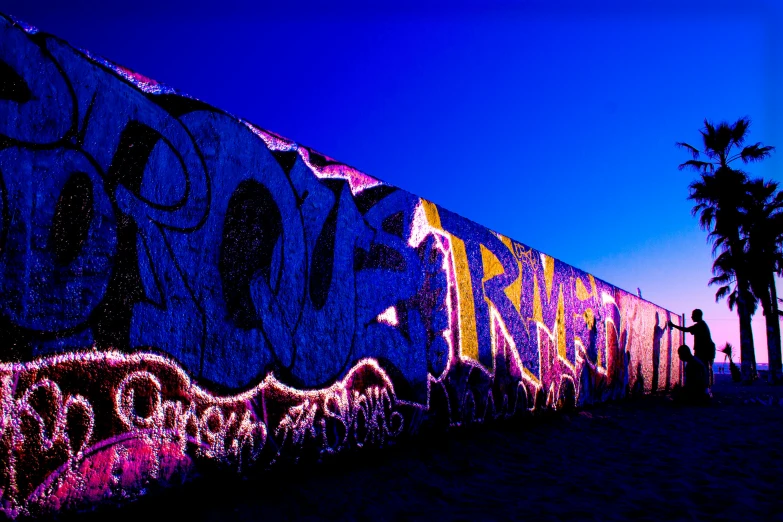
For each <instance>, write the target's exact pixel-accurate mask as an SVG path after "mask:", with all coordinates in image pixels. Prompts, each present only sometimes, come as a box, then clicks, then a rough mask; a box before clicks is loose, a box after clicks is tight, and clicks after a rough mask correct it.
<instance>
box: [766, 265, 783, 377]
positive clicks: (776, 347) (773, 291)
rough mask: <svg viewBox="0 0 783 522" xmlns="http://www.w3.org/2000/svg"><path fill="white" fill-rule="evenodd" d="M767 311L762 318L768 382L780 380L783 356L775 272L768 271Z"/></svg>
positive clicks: (782, 369)
mask: <svg viewBox="0 0 783 522" xmlns="http://www.w3.org/2000/svg"><path fill="white" fill-rule="evenodd" d="M769 279H770V282H769V296H770V304H769V311H765V314H764V320H765V323H766V326H767V355H768V357H769V382H770V383H776V382H780V379H781V373H782V372H783V357H781V351H780V319H779V315H778V292H777V288H775V274H774V272H773V273H770V277H769Z"/></svg>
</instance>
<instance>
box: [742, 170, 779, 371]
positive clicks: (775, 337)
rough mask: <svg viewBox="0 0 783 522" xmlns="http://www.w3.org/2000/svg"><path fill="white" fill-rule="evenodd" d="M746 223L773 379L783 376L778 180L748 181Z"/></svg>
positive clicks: (752, 276)
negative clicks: (777, 283)
mask: <svg viewBox="0 0 783 522" xmlns="http://www.w3.org/2000/svg"><path fill="white" fill-rule="evenodd" d="M747 195H748V200H747V202H746V205H745V209H744V212H743V213H744V219H743V223H742V226H741V228H742V231H743V235H744V236H745V238H746V253H747V256H748V264H749V266H750V267H752V270H750V271H749V272H748V273H749V275H750V286H751V290H752V291H753V293H754V294H755V296H756V297H757V298H758V300H759V302H760V303H761V307H762V310H763V312H764V322H765V325H766V334H767V354H768V357H769V381H770V382H777V381H779V380H780V379H781V370H783V368H781V362H782V360H781V347H780V321H779V319H778V315H779V314H778V299H777V289H776V288H775V275H776V274H778V275H779V274H780V273H781V272H782V271H783V253H781V249H780V245H781V242H783V193H781V192H778V183H776V182H774V181H766V182H765V181H764V180H761V179H756V180H753V181H751V182H749V183H748V186H747Z"/></svg>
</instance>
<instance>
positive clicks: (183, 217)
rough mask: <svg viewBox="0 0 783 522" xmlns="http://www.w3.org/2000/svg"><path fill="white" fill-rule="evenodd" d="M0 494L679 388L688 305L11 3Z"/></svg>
mask: <svg viewBox="0 0 783 522" xmlns="http://www.w3.org/2000/svg"><path fill="white" fill-rule="evenodd" d="M0 44H1V45H0V70H1V72H2V74H0V337H2V340H3V341H2V344H0V414H1V416H0V455H1V456H0V510H2V511H3V512H4V513H5V515H6V516H8V517H11V518H14V517H16V516H19V515H27V514H38V513H42V512H51V511H57V510H60V509H63V508H69V507H77V506H79V505H83V504H86V503H90V502H97V501H99V500H104V499H107V498H117V499H119V498H127V497H132V496H134V495H139V494H143V492H144V491H145V487H146V485H147V484H149V483H150V481H159V482H167V481H172V480H182V478H183V477H187V476H188V475H189V474H191V473H193V472H194V470H196V469H198V467H199V466H200V464H201V463H204V462H205V461H217V462H219V463H222V464H223V465H225V466H228V467H233V468H235V469H236V470H238V471H241V470H243V469H246V468H247V467H248V466H268V465H269V464H270V463H273V462H279V461H281V460H290V459H294V460H295V459H298V458H300V457H302V456H305V455H310V456H315V457H317V456H319V455H323V454H331V453H339V452H340V451H342V450H344V449H346V448H351V447H362V446H367V445H375V446H378V445H383V444H386V443H387V442H389V441H391V440H393V439H395V438H397V437H400V436H403V435H404V434H411V433H415V432H416V431H418V430H419V429H421V428H423V427H427V426H429V425H432V424H438V425H441V426H456V425H461V424H466V423H474V422H485V421H489V420H492V419H497V418H500V417H511V416H515V415H524V414H527V413H528V412H530V411H532V410H541V409H556V408H562V407H567V406H573V405H581V404H589V403H592V402H596V401H604V400H608V399H616V398H621V397H623V396H625V395H626V394H628V393H630V392H631V391H633V390H636V391H638V392H649V391H651V390H663V389H667V388H669V387H671V386H672V385H673V384H674V383H676V382H679V380H680V377H681V375H680V371H679V368H680V365H679V361H678V359H677V356H676V350H675V348H676V347H677V346H678V345H679V344H680V342H681V337H680V334H679V332H672V331H671V330H669V329H666V328H665V325H666V322H667V321H669V320H673V321H674V322H678V317H677V316H676V315H673V314H671V313H670V312H668V311H666V310H664V309H663V308H660V307H657V306H655V305H653V304H651V303H649V302H646V301H643V300H641V299H639V298H637V297H635V296H633V295H630V294H628V293H626V292H624V291H622V290H620V289H618V288H615V287H613V286H611V285H609V284H608V283H605V282H603V281H600V280H597V279H595V278H594V277H593V276H592V275H590V274H587V273H585V272H582V271H580V270H578V269H576V268H573V267H571V266H569V265H566V264H564V263H562V262H560V261H558V260H557V259H554V258H552V257H549V256H547V255H546V254H544V253H542V252H538V251H536V250H534V249H532V248H530V247H528V246H526V245H523V244H522V243H519V242H517V241H514V240H511V239H509V238H507V237H504V236H501V235H499V234H497V233H495V232H492V231H490V230H487V229H486V228H484V227H481V226H480V225H477V224H476V223H473V222H471V221H469V220H467V219H465V218H462V217H460V216H458V215H457V214H454V213H453V212H449V211H448V210H446V209H443V208H441V207H439V206H437V205H436V204H434V203H431V202H429V201H426V200H423V199H421V198H419V197H416V196H414V195H412V194H410V193H408V192H405V191H404V190H401V189H398V188H395V187H392V186H389V185H387V184H385V183H383V182H381V181H379V180H376V179H374V178H372V177H370V176H368V175H366V174H363V173H361V172H358V171H356V170H355V169H353V168H351V167H348V166H346V165H344V164H341V163H339V162H337V161H335V160H333V159H331V158H329V157H327V156H324V155H322V154H320V153H318V152H316V151H314V150H312V149H308V148H306V147H303V146H300V145H298V144H296V143H294V142H291V141H289V140H286V139H284V138H282V137H280V136H277V135H275V134H273V133H271V132H268V131H265V130H262V129H260V128H258V127H257V126H255V125H252V124H250V123H248V122H245V121H242V120H239V119H237V118H235V117H233V116H230V115H228V114H226V113H224V112H222V111H220V110H218V109H215V108H213V107H211V106H209V105H207V104H204V103H202V102H200V101H198V100H195V99H193V98H189V97H187V96H185V95H183V94H180V93H178V92H177V91H175V90H173V89H170V88H168V87H165V86H162V85H160V84H158V83H157V82H155V81H153V80H150V79H148V78H145V77H143V76H141V75H139V74H137V73H134V72H132V71H128V70H127V69H124V68H122V67H119V66H117V65H114V64H112V63H111V62H108V61H106V60H103V59H100V58H97V57H94V56H91V55H90V54H88V53H86V52H84V51H79V50H76V49H74V48H72V47H71V46H69V45H67V44H66V43H64V42H63V41H62V40H59V39H57V38H55V37H52V36H50V35H47V34H44V33H41V32H37V31H35V30H34V29H32V28H31V27H29V26H25V25H22V24H19V23H16V22H14V21H13V20H11V19H9V18H6V17H0Z"/></svg>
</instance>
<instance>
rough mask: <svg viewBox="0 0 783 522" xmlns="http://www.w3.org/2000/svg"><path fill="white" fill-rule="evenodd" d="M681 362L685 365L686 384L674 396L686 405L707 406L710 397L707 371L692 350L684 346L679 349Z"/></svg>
mask: <svg viewBox="0 0 783 522" xmlns="http://www.w3.org/2000/svg"><path fill="white" fill-rule="evenodd" d="M677 354H678V355H679V356H680V360H681V361H682V362H683V363H685V384H684V385H683V387H682V388H680V389H679V390H678V393H676V394H675V395H674V398H675V400H677V402H682V403H685V404H707V403H708V402H709V400H710V396H709V394H708V392H707V369H706V368H705V367H704V363H702V362H701V361H700V360H699V358H698V357H694V356H693V354H691V349H690V348H689V347H688V346H687V345H685V344H683V345H682V346H680V347H679V348H678V349H677Z"/></svg>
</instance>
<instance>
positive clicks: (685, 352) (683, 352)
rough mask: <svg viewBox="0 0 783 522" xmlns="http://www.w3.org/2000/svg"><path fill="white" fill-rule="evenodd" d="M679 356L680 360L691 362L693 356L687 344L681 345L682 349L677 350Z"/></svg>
mask: <svg viewBox="0 0 783 522" xmlns="http://www.w3.org/2000/svg"><path fill="white" fill-rule="evenodd" d="M677 355H679V356H680V360H681V361H684V362H690V360H691V359H693V354H692V353H691V349H690V347H688V345H687V344H683V345H680V347H679V348H677Z"/></svg>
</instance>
